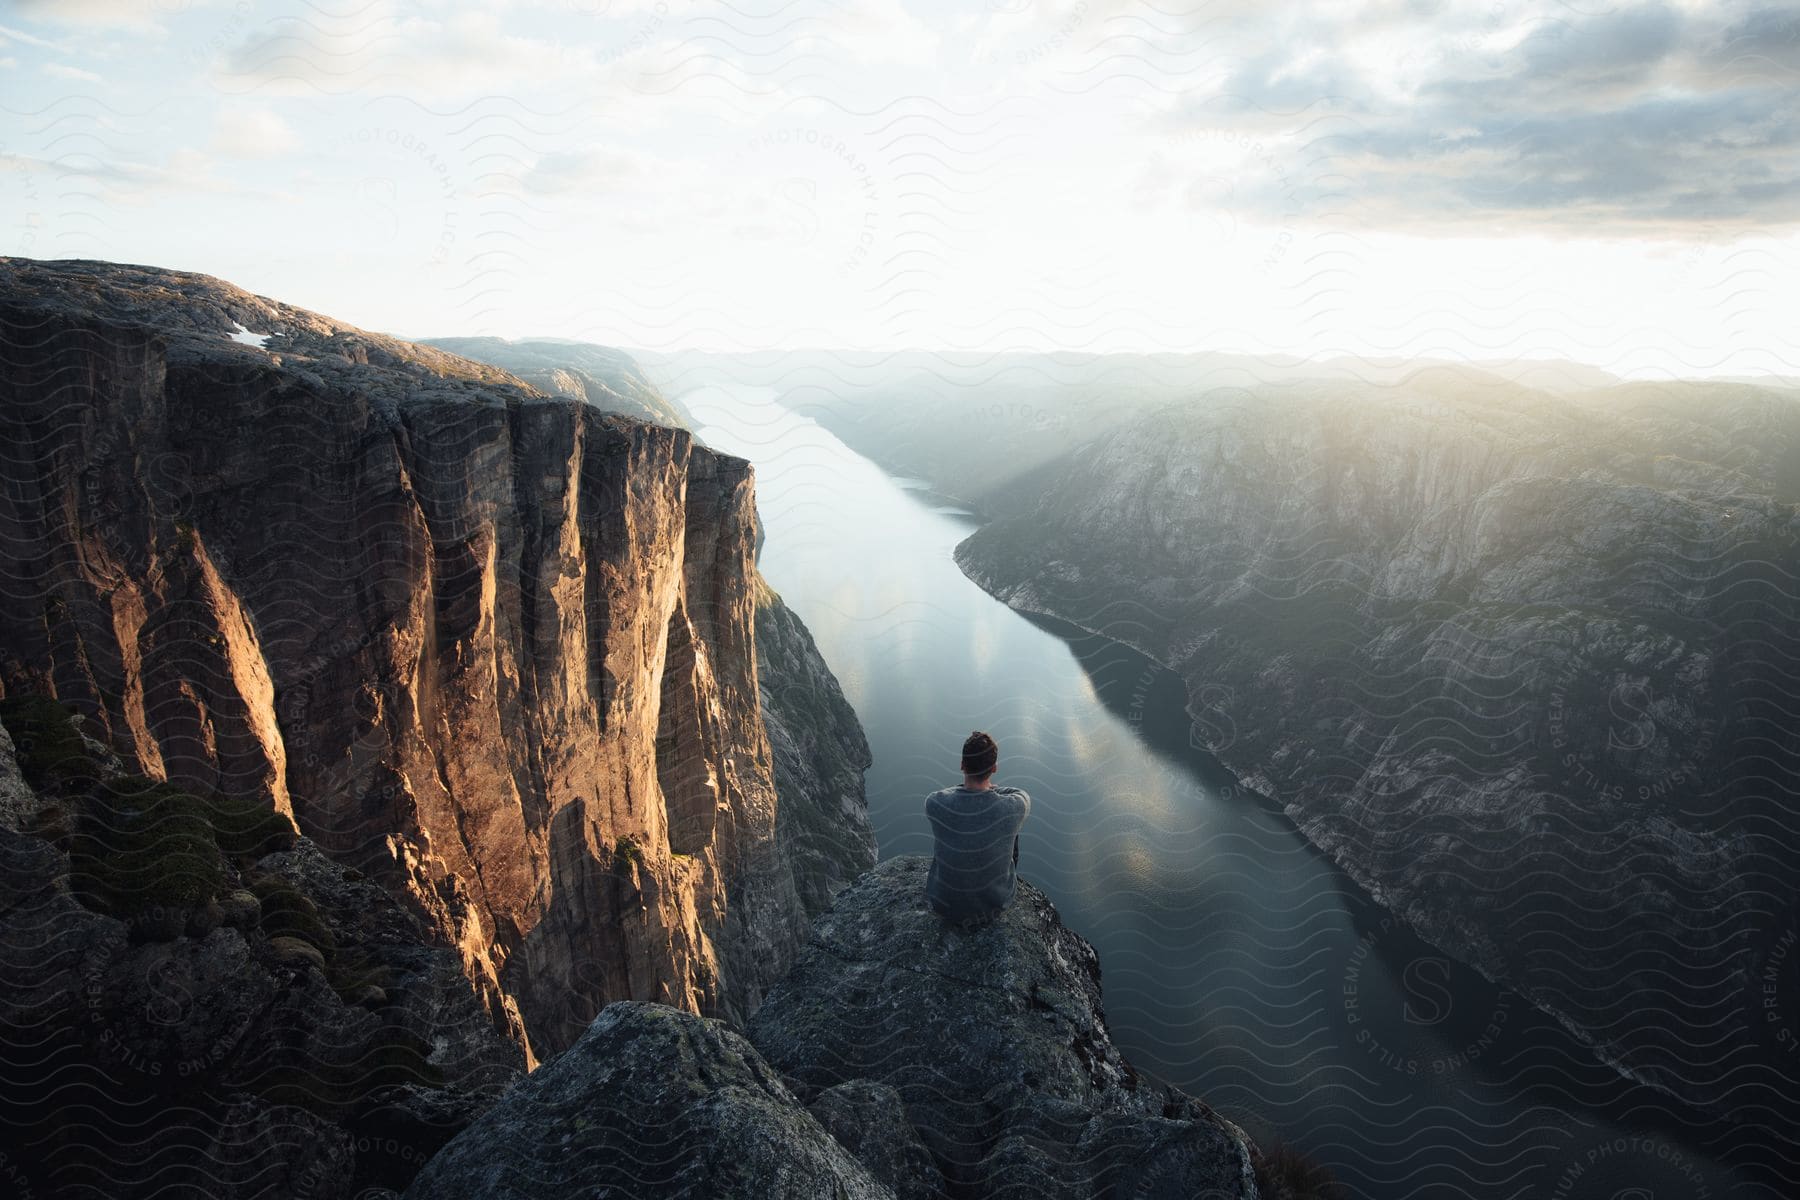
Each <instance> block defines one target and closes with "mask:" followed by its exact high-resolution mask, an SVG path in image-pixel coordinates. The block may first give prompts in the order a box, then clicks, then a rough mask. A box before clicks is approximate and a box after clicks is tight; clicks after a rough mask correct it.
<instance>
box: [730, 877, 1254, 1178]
mask: <svg viewBox="0 0 1800 1200" xmlns="http://www.w3.org/2000/svg"><path fill="white" fill-rule="evenodd" d="M928 867H929V860H927V859H925V858H921V857H904V858H895V859H890V860H888V861H887V862H884V863H881V864H880V865H878V866H877V867H876V868H875V869H874V870H873V871H870V872H868V873H867V874H865V875H864V876H862V878H860V879H859V880H857V881H856V883H854V884H853V885H851V886H850V887H848V888H846V889H845V890H844V891H842V892H841V893H839V895H838V897H837V900H836V903H835V904H834V905H833V907H832V909H831V911H830V912H828V913H827V914H825V915H824V916H822V917H821V918H820V919H819V920H818V922H817V923H816V924H815V925H814V927H813V931H812V935H811V939H810V941H809V944H808V946H807V949H806V950H805V951H804V953H803V954H802V955H801V958H800V959H799V961H798V962H797V963H795V965H794V967H793V969H792V970H791V971H790V972H789V974H788V976H787V977H786V979H785V980H783V982H782V983H781V984H779V985H778V986H777V987H775V988H774V989H772V990H771V991H770V993H769V995H768V996H767V998H766V999H765V1001H764V1003H763V1006H762V1008H761V1009H759V1010H758V1012H757V1013H756V1015H755V1016H754V1017H753V1018H752V1019H751V1022H750V1025H749V1030H748V1032H749V1036H750V1040H751V1042H752V1043H753V1044H754V1045H755V1046H756V1048H757V1049H758V1050H759V1051H760V1052H761V1053H762V1054H763V1056H764V1057H766V1058H767V1059H768V1060H769V1062H771V1063H772V1064H774V1065H775V1066H776V1067H777V1068H778V1069H780V1070H781V1071H782V1072H783V1074H784V1075H786V1076H787V1077H788V1078H789V1079H790V1081H791V1082H792V1083H793V1085H794V1087H795V1089H796V1091H797V1092H798V1093H799V1094H800V1095H801V1097H802V1098H803V1099H806V1100H808V1101H809V1102H812V1103H815V1104H819V1103H823V1106H824V1107H825V1109H826V1110H827V1111H833V1110H838V1109H841V1107H842V1102H841V1100H840V1099H837V1098H828V1097H831V1093H832V1092H833V1090H835V1089H840V1088H842V1087H844V1086H845V1085H847V1084H850V1083H852V1082H854V1081H865V1082H872V1083H878V1084H883V1085H887V1086H888V1087H891V1088H892V1089H893V1090H894V1091H895V1092H896V1093H898V1095H899V1097H900V1099H901V1101H902V1103H903V1105H904V1110H905V1114H906V1117H907V1119H908V1120H909V1121H910V1122H911V1124H912V1125H913V1127H914V1128H915V1129H916V1131H917V1133H918V1135H919V1138H920V1140H921V1142H922V1143H923V1145H924V1146H925V1147H926V1149H927V1150H928V1151H929V1152H930V1154H931V1156H932V1158H933V1159H934V1160H935V1162H936V1164H937V1167H938V1169H939V1170H940V1171H941V1172H942V1173H943V1175H944V1177H945V1179H946V1180H947V1184H948V1187H949V1189H950V1194H953V1195H976V1196H986V1195H998V1194H1001V1193H1002V1192H1003V1191H1004V1190H1005V1189H1008V1188H1010V1189H1012V1190H1013V1192H1016V1193H1017V1194H1021V1195H1024V1194H1030V1195H1051V1196H1083V1197H1085V1196H1101V1195H1105V1196H1115V1195H1116V1196H1165V1195H1167V1196H1176V1195H1179V1196H1189V1197H1201V1196H1205V1197H1239V1196H1254V1195H1255V1187H1254V1184H1253V1182H1252V1181H1251V1180H1252V1175H1251V1162H1250V1149H1249V1145H1248V1143H1247V1141H1246V1140H1245V1138H1244V1136H1243V1134H1242V1133H1241V1131H1239V1130H1238V1129H1237V1128H1236V1127H1235V1126H1232V1125H1231V1124H1229V1123H1228V1122H1226V1121H1224V1120H1222V1119H1220V1118H1219V1117H1218V1116H1217V1115H1215V1114H1214V1113H1213V1112H1212V1111H1211V1110H1210V1109H1208V1108H1206V1106H1205V1105H1203V1104H1201V1103H1200V1102H1198V1101H1196V1100H1194V1099H1192V1098H1191V1097H1188V1096H1184V1095H1182V1094H1181V1093H1179V1092H1175V1091H1173V1090H1172V1089H1168V1088H1166V1087H1162V1086H1158V1085H1155V1084H1153V1083H1151V1082H1150V1081H1149V1080H1147V1079H1145V1078H1144V1077H1142V1076H1140V1075H1139V1074H1138V1073H1137V1072H1136V1071H1135V1070H1134V1069H1133V1068H1132V1066H1131V1064H1130V1063H1128V1062H1126V1061H1125V1059H1124V1058H1123V1056H1121V1055H1120V1053H1119V1051H1118V1049H1117V1048H1116V1047H1115V1046H1114V1045H1113V1043H1112V1038H1111V1037H1110V1035H1109V1034H1108V1032H1107V1029H1106V1021H1105V1017H1104V1015H1103V1014H1102V1011H1101V1006H1100V964H1099V960H1098V958H1097V957H1096V955H1095V954H1094V950H1093V947H1092V946H1090V945H1088V943H1087V942H1086V941H1084V940H1083V939H1082V938H1081V937H1080V936H1079V935H1077V934H1076V933H1074V932H1073V931H1072V930H1070V929H1068V928H1067V927H1066V926H1064V925H1063V923H1062V921H1061V920H1060V919H1059V918H1058V916H1057V914H1056V909H1055V907H1054V906H1053V905H1051V903H1050V901H1049V900H1048V899H1046V898H1045V896H1044V894H1043V893H1042V892H1040V891H1038V890H1037V889H1036V888H1034V887H1032V886H1031V885H1029V884H1028V883H1025V882H1024V881H1021V883H1020V887H1019V891H1018V895H1017V898H1016V899H1015V900H1014V901H1013V904H1012V905H1011V907H1009V908H1008V909H1007V910H1006V912H1005V913H1004V914H1003V915H1002V917H1001V918H1000V919H999V920H998V921H996V922H994V923H993V924H992V925H990V926H988V927H986V928H984V929H981V930H979V931H977V932H974V933H962V932H957V931H953V930H951V929H948V928H946V927H945V926H944V925H943V924H942V922H940V921H939V920H938V918H937V917H936V916H935V915H934V914H933V913H931V912H930V911H929V910H928V909H927V908H926V907H925V902H924V883H925V874H926V871H927V869H928Z"/></svg>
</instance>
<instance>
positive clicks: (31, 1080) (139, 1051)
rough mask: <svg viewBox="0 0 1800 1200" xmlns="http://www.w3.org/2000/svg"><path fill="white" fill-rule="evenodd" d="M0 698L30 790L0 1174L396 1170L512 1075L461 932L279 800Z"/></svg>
mask: <svg viewBox="0 0 1800 1200" xmlns="http://www.w3.org/2000/svg"><path fill="white" fill-rule="evenodd" d="M0 716H4V718H5V726H6V728H7V729H8V731H9V736H8V738H7V739H6V740H5V742H4V743H0V778H5V779H9V780H20V781H21V782H20V785H19V786H21V787H23V788H25V789H26V790H28V791H29V792H30V794H31V797H32V803H31V805H30V807H31V809H32V812H33V815H32V817H31V818H30V819H29V820H28V821H26V822H25V823H24V825H23V826H22V827H21V826H14V825H12V824H10V823H9V824H6V825H5V826H4V827H0V1113H3V1114H4V1122H5V1125H6V1127H7V1129H8V1139H7V1150H6V1153H7V1162H6V1167H7V1171H8V1178H9V1182H10V1183H11V1184H12V1185H13V1186H14V1189H15V1190H14V1192H13V1193H12V1194H17V1195H28V1194H36V1195H57V1196H68V1197H96V1198H98V1197H108V1198H112V1197H131V1196H150V1195H158V1196H173V1195H243V1196H250V1195H256V1196H271V1197H274V1196H348V1195H353V1194H357V1193H358V1192H360V1191H361V1190H362V1189H364V1188H367V1187H379V1186H404V1185H405V1183H406V1182H407V1181H408V1180H409V1179H410V1178H411V1177H412V1175H413V1173H414V1172H415V1171H416V1170H417V1169H418V1167H419V1165H420V1164H421V1163H423V1162H424V1161H425V1160H426V1159H427V1158H429V1157H430V1156H431V1155H432V1154H433V1153H434V1152H435V1151H436V1150H437V1149H438V1148H439V1147H441V1146H442V1145H443V1144H444V1143H445V1142H447V1141H448V1140H449V1139H450V1138H451V1136H452V1135H454V1134H455V1133H457V1132H458V1131H460V1130H461V1129H462V1128H463V1127H464V1126H466V1125H467V1124H468V1122H469V1120H470V1119H471V1118H472V1117H473V1116H474V1115H475V1114H476V1113H478V1112H480V1111H481V1110H482V1109H484V1108H485V1107H487V1106H488V1105H489V1104H491V1103H492V1102H493V1101H494V1099H495V1098H496V1097H497V1096H498V1095H499V1094H500V1093H501V1092H503V1091H504V1090H505V1089H506V1087H508V1086H509V1085H510V1084H511V1083H513V1082H514V1081H515V1080H516V1079H518V1078H519V1077H520V1076H521V1075H522V1074H523V1070H524V1065H525V1064H524V1055H523V1052H522V1051H521V1049H520V1048H519V1047H518V1046H517V1045H516V1044H514V1043H513V1042H511V1041H510V1040H508V1039H506V1038H505V1037H504V1036H502V1034H501V1033H500V1032H499V1031H497V1030H496V1029H495V1028H494V1025H493V1023H492V1021H491V1020H490V1019H489V1016H488V1014H487V1013H486V1012H485V1011H484V1010H483V1008H482V1006H481V1004H480V1003H479V1001H478V999H477V997H476V994H475V991H474V989H473V988H472V987H471V986H470V983H469V981H468V980H467V979H466V978H465V977H464V975H463V973H462V963H461V960H460V958H459V957H458V955H457V954H456V953H455V952H453V951H452V950H450V949H448V948H447V947H442V946H438V945H434V944H433V939H432V937H431V932H430V931H429V930H428V929H427V928H426V927H425V925H424V923H423V922H422V921H421V920H420V919H419V918H418V917H417V916H415V915H414V914H412V913H410V912H408V911H407V910H406V909H405V908H403V907H402V906H401V905H399V904H398V903H396V902H395V901H394V900H393V899H392V898H391V897H389V896H388V895H387V893H386V892H384V891H383V890H382V889H381V888H379V887H377V886H375V885H374V884H373V883H371V882H369V881H368V880H366V879H364V878H362V877H361V876H360V875H359V873H358V872H356V871H354V870H350V869H346V868H344V867H342V866H341V865H339V864H337V863H334V862H332V861H331V860H330V859H328V858H326V857H325V855H324V854H322V853H321V852H320V851H319V849H318V848H317V847H316V846H315V845H313V844H312V843H311V842H309V841H307V840H305V839H298V838H296V837H295V835H294V832H293V829H292V826H291V824H289V823H288V822H287V821H286V819H285V818H275V819H265V820H256V819H255V817H254V814H253V815H252V819H251V820H249V821H244V820H241V819H234V818H235V817H241V816H242V815H243V812H244V810H242V809H231V808H225V807H213V808H210V809H209V808H205V807H203V806H199V805H198V803H197V801H196V798H194V797H183V796H179V795H176V794H172V793H170V792H169V791H168V790H167V788H166V785H156V784H154V783H153V782H152V781H149V780H144V779H142V778H134V777H132V776H130V775H127V774H123V773H121V772H120V770H119V768H118V765H117V764H116V763H115V762H113V761H112V760H110V758H109V756H108V754H107V752H106V750H105V748H104V747H103V746H101V745H100V744H99V743H98V742H95V741H93V740H91V739H86V738H84V737H82V736H81V735H80V734H79V731H78V730H77V727H76V725H75V724H74V723H73V722H71V720H70V719H69V717H68V715H67V714H65V713H63V712H62V710H61V709H60V708H58V707H57V706H56V705H54V704H52V703H50V702H48V701H32V700H20V699H17V698H14V699H9V700H7V701H5V702H4V703H3V704H0ZM14 737H16V738H17V742H18V748H19V756H21V757H23V759H24V763H25V769H24V771H23V772H22V773H21V772H20V770H19V763H18V761H17V758H16V757H15V755H14V752H13V749H12V747H13V738H14ZM27 776H28V777H29V778H28V779H27V778H25V777H27ZM183 802H185V804H184V803H183ZM152 806H154V807H153V808H152ZM133 809H138V810H141V811H154V819H152V820H149V821H145V822H137V821H133V820H131V819H129V813H130V811H131V810H133ZM264 816H265V817H266V816H267V814H264ZM95 848H97V849H98V850H99V852H100V855H99V856H96V855H95V854H94V853H93V850H94V849H95Z"/></svg>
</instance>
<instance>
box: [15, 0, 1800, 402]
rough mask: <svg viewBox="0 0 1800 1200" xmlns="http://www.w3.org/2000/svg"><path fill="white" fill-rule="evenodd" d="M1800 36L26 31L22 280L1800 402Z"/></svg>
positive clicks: (1130, 15)
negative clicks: (1503, 371) (1769, 396)
mask: <svg viewBox="0 0 1800 1200" xmlns="http://www.w3.org/2000/svg"><path fill="white" fill-rule="evenodd" d="M1797 116H1800V6H1796V5H1793V4H1790V5H1788V6H1785V7H1783V6H1774V5H1769V4H1765V3H1755V2H1736V0H1730V2H1720V3H1647V4H1640V3H1625V2H1619V3H1607V2H1605V0H1575V2H1563V0H1550V2H1547V3H1523V2H1519V0H1476V2H1468V3H1464V2H1461V0H1457V2H1443V3H1435V2H1431V0H1372V2H1359V0H1331V2H1328V3H1327V2H1321V3H1291V4H1279V3H1272V4H1265V3H1237V2H1233V0H1211V2H1205V0H1202V2H1198V3H1183V2H1181V0H1154V2H1141V0H1138V2H1134V0H962V2H959V3H939V2H937V0H929V2H927V0H846V2H840V3H826V2H821V0H731V2H730V3H685V2H682V0H536V2H532V0H510V2H500V3H496V2H492V0H490V2H488V3H433V2H429V0H416V2H411V3H408V2H402V0H322V2H319V3H307V2H302V3H282V2H274V3H263V2H252V0H54V2H52V0H14V2H12V3H8V4H4V5H0V253H5V254H16V255H25V256H30V257H35V258H105V259H113V260H118V261H128V262H140V263H150V264H155V265H159V266H167V267H176V268H182V269H186V270H195V271H201V272H205V273H207V274H211V275H217V276H219V277H222V278H224V279H227V280H230V281H231V282H233V283H236V284H238V285H240V286H242V287H245V288H247V289H249V290H251V291H253V292H257V293H260V294H263V295H268V296H272V297H275V298H278V299H281V300H284V301H287V302H290V303H295V304H300V305H303V306H305V307H308V308H313V309H316V310H319V311H321V312H324V313H327V314H329V315H331V316H333V317H337V318H339V319H342V320H346V321H349V322H352V323H354V324H358V325H362V326H365V327H368V328H372V329H379V330H383V331H386V332H390V333H396V334H399V335H402V336H418V337H422V336H444V335H451V334H494V335H500V336H507V337H524V336H549V337H572V338H580V339H583V340H590V341H597V342H603V343H607V344H613V345H623V346H632V347H650V348H657V349H673V348H678V347H689V348H704V349H763V348H799V347H826V348H855V349H875V350H881V349H898V348H922V349H955V350H983V351H999V350H1033V351H1036V350H1085V351H1125V350H1183V351H1186V350H1224V351H1231V352H1237V353H1251V354H1295V355H1302V356H1309V357H1330V356H1334V355H1343V354H1361V355H1383V356H1386V355H1404V356H1430V357H1451V358H1493V357H1565V358H1572V359H1576V360H1579V361H1583V362H1589V363H1594V364H1596V365H1599V366H1602V367H1604V368H1606V369H1608V370H1611V371H1614V372H1616V373H1619V374H1623V375H1628V376H1633V377H1642V378H1664V377H1671V376H1696V375H1720V374H1765V373H1776V374H1787V375H1800V346H1797V345H1796V342H1797V340H1800V334H1797V333H1796V322H1795V321H1794V320H1793V318H1792V314H1794V313H1796V312H1800V270H1797V269H1796V268H1797V267H1800V187H1797V186H1796V184H1797V183H1800V178H1797V177H1800V120H1797V119H1796V117H1797Z"/></svg>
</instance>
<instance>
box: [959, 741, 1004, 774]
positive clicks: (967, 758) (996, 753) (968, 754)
mask: <svg viewBox="0 0 1800 1200" xmlns="http://www.w3.org/2000/svg"><path fill="white" fill-rule="evenodd" d="M999 762H1000V745H999V743H997V742H995V741H994V739H993V738H992V737H990V736H989V735H988V734H985V733H983V732H981V730H979V729H977V730H976V731H975V732H974V733H971V734H970V735H969V736H968V738H967V740H965V741H964V742H963V748H962V771H963V775H964V776H965V777H966V778H969V779H973V780H983V781H985V780H987V779H990V778H992V777H993V774H994V768H995V767H996V766H997V765H998V764H999Z"/></svg>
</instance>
